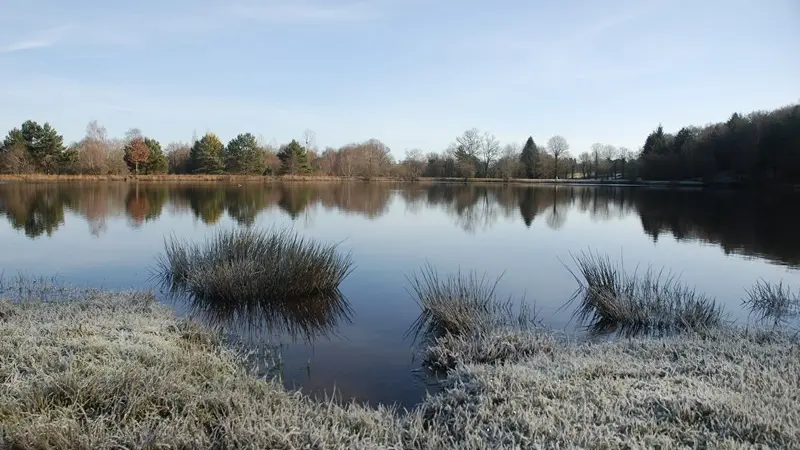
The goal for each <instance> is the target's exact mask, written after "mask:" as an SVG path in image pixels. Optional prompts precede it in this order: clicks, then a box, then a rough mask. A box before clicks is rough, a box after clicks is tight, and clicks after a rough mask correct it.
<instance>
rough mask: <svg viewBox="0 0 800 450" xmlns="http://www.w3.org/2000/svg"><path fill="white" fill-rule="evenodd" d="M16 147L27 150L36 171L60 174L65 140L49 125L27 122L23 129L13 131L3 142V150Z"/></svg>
mask: <svg viewBox="0 0 800 450" xmlns="http://www.w3.org/2000/svg"><path fill="white" fill-rule="evenodd" d="M16 145H21V146H23V147H24V148H25V150H26V152H27V155H28V157H29V158H30V162H31V163H32V164H33V167H34V169H35V170H37V171H39V172H44V173H58V172H59V171H60V170H61V164H62V163H65V162H68V161H69V158H67V159H66V160H65V159H64V155H63V153H64V150H65V148H64V138H63V137H62V136H61V135H60V134H58V132H57V131H56V130H55V128H53V127H52V126H50V124H49V123H45V124H44V125H39V124H38V123H36V122H34V121H33V120H27V121H25V123H23V124H22V127H21V128H19V129H18V128H15V129H13V130H11V131H10V132H9V133H8V135H7V136H6V138H5V139H4V140H3V148H4V149H5V150H10V149H11V148H12V147H14V146H16Z"/></svg>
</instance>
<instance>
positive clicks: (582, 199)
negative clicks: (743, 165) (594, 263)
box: [0, 182, 800, 266]
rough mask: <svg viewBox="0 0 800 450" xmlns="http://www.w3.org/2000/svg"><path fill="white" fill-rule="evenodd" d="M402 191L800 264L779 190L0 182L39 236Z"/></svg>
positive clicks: (531, 219) (377, 204)
mask: <svg viewBox="0 0 800 450" xmlns="http://www.w3.org/2000/svg"><path fill="white" fill-rule="evenodd" d="M395 196H396V197H397V198H398V199H400V200H402V201H403V202H404V203H405V205H406V208H407V211H412V212H413V211H415V210H420V209H422V208H438V209H440V210H442V211H444V212H445V213H446V214H448V215H449V216H450V217H452V218H453V221H454V223H455V224H456V225H457V226H458V227H460V228H462V229H463V230H465V231H468V232H471V233H476V232H479V231H485V230H488V229H490V228H491V227H492V226H494V225H495V224H496V223H497V222H498V220H499V218H500V217H506V218H507V219H513V220H517V221H520V222H521V223H522V224H524V225H525V226H527V227H531V226H532V225H533V224H534V223H536V221H537V220H543V223H544V224H545V225H546V226H548V227H550V228H553V229H559V228H561V227H563V226H564V225H565V224H566V223H567V222H568V220H569V213H570V212H576V213H583V214H587V215H588V216H589V217H590V218H592V220H602V221H607V220H614V219H620V218H624V217H626V216H629V215H630V214H638V215H639V218H640V221H641V223H642V228H643V229H644V231H645V232H646V233H647V234H648V235H649V236H651V237H652V238H653V239H654V240H655V239H658V238H659V236H661V235H662V234H664V233H669V234H670V235H672V236H674V237H675V238H676V239H679V240H681V239H695V240H700V241H703V242H708V243H713V244H717V245H720V246H721V247H722V248H723V249H724V250H725V251H726V252H738V253H742V254H745V255H754V256H759V257H764V258H767V259H770V260H774V261H778V262H781V263H784V264H788V265H793V266H800V240H799V239H797V237H796V236H795V234H794V230H795V228H796V224H797V223H798V215H800V212H798V210H797V207H796V205H797V204H798V203H799V202H798V200H800V195H798V194H792V193H780V192H770V193H761V194H759V193H756V192H740V191H717V190H686V189H665V188H623V187H614V186H596V187H592V186H552V185H542V186H509V185H477V184H467V185H465V184H410V185H409V184H404V185H397V184H394V183H339V182H336V183H313V184H312V183H296V184H290V183H282V184H281V183H276V184H255V183H253V184H245V185H244V186H235V185H229V184H202V185H200V184H198V185H192V184H167V183H162V184H156V183H151V184H148V183H139V186H138V190H137V185H136V184H127V183H59V184H53V183H49V184H48V183H5V184H0V214H2V215H3V216H5V218H6V220H7V221H8V222H9V224H10V225H11V227H12V228H14V229H17V230H22V231H23V232H24V233H25V235H26V236H28V237H31V238H35V237H37V236H41V235H43V234H47V235H51V234H52V233H54V232H55V231H56V230H57V229H58V228H59V227H60V226H61V224H62V223H63V222H64V216H65V210H66V209H68V210H70V211H71V212H73V213H75V214H77V215H79V216H81V217H83V218H85V219H86V221H87V222H88V224H89V226H90V231H91V233H92V234H94V235H99V234H100V233H102V232H103V230H105V228H106V221H107V218H108V217H121V216H123V215H125V216H127V217H128V218H129V223H130V224H131V226H138V225H139V224H141V223H142V222H144V221H147V220H153V219H156V218H158V217H159V215H160V214H161V212H162V211H163V209H164V208H167V210H168V211H169V212H170V214H182V213H191V214H193V215H194V216H195V217H198V218H200V219H201V220H202V221H203V222H205V223H207V224H215V223H217V222H218V221H219V220H220V218H221V217H222V215H223V214H225V213H227V214H228V215H229V216H230V217H231V219H233V220H234V221H236V222H237V223H239V224H241V225H245V226H249V225H252V224H253V223H255V221H256V218H257V216H258V214H260V213H261V212H263V211H265V210H267V209H268V208H276V209H278V210H280V211H283V212H284V213H286V214H287V215H289V216H290V217H292V218H297V217H299V216H301V215H303V214H307V215H308V216H313V212H314V211H315V207H317V206H322V207H323V208H326V209H328V210H337V211H343V212H346V213H349V214H358V215H361V216H363V217H367V218H371V219H372V218H378V217H381V216H383V215H384V214H385V213H386V212H387V211H388V208H389V205H390V202H391V200H392V199H393V198H395ZM540 218H541V219H540ZM520 219H521V220H520Z"/></svg>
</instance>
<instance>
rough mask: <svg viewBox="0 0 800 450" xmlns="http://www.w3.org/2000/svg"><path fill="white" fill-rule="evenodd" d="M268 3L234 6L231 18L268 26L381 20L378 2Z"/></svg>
mask: <svg viewBox="0 0 800 450" xmlns="http://www.w3.org/2000/svg"><path fill="white" fill-rule="evenodd" d="M332 3H333V2H326V3H322V2H319V3H315V2H287V1H277V2H270V4H267V5H246V4H238V5H235V6H234V7H233V13H234V15H236V16H238V17H241V18H244V19H250V20H259V21H269V22H358V21H367V20H374V19H379V18H381V17H382V16H383V14H382V12H381V11H380V9H378V8H376V7H375V4H376V3H378V2H366V1H360V2H345V3H336V4H332Z"/></svg>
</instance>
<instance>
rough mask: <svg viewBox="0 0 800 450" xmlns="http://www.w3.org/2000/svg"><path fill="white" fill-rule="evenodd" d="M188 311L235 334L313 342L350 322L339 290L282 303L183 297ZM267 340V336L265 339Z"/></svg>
mask: <svg viewBox="0 0 800 450" xmlns="http://www.w3.org/2000/svg"><path fill="white" fill-rule="evenodd" d="M182 300H183V301H184V302H185V303H184V304H185V306H187V310H188V312H190V313H191V315H192V316H195V317H197V318H199V319H201V320H203V321H204V322H205V323H207V324H210V325H213V326H218V327H222V328H223V329H224V330H227V331H229V332H231V333H232V334H236V335H258V336H260V339H262V340H264V335H269V336H272V337H276V338H277V340H280V339H281V338H283V337H288V338H289V339H291V340H292V341H297V340H298V339H299V340H303V341H305V342H308V343H312V342H314V341H315V340H317V339H320V338H329V337H331V336H332V335H335V334H336V330H337V328H338V327H339V325H340V324H341V323H343V322H349V321H350V320H351V316H352V309H351V307H350V304H349V303H348V302H347V299H346V298H345V297H344V296H343V295H342V294H341V293H340V292H336V293H334V294H332V295H326V296H317V297H315V298H307V299H302V300H298V299H296V300H294V301H285V302H283V301H282V302H276V301H269V302H264V301H262V302H247V301H240V302H220V301H216V300H215V299H211V298H204V297H188V298H187V297H184V298H183V299H182ZM266 340H270V339H266Z"/></svg>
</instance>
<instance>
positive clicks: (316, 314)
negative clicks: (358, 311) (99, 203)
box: [154, 228, 353, 338]
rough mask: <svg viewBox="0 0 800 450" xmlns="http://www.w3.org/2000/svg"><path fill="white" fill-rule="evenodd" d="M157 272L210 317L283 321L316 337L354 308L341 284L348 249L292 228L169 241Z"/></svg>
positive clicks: (255, 322) (348, 265)
mask: <svg viewBox="0 0 800 450" xmlns="http://www.w3.org/2000/svg"><path fill="white" fill-rule="evenodd" d="M165 248H166V251H165V254H164V255H160V256H159V257H158V260H157V261H158V267H157V269H156V271H155V272H154V276H155V278H156V279H157V280H159V281H160V284H161V287H162V289H164V290H166V291H167V292H169V293H170V294H171V295H172V296H173V297H178V298H188V299H189V300H190V303H191V305H192V307H193V309H194V310H195V311H197V312H201V313H202V314H203V315H204V316H205V317H206V318H207V319H209V320H211V321H212V322H217V323H219V322H227V323H233V322H237V323H239V324H249V325H253V326H255V325H258V324H262V325H264V324H272V325H282V326H283V327H284V328H286V329H287V330H288V331H289V332H290V333H293V334H298V333H299V334H302V335H304V336H305V337H309V338H310V337H311V336H313V335H314V334H316V333H319V332H325V331H326V330H327V331H330V330H332V329H333V328H334V325H335V323H336V321H337V320H338V319H339V318H341V317H345V318H347V317H349V314H350V309H349V306H348V304H347V302H346V299H345V298H344V296H343V295H342V293H341V291H340V290H339V285H340V284H341V282H342V281H343V280H344V279H345V278H346V277H347V276H348V275H349V274H350V273H351V271H352V268H353V264H352V259H351V256H350V254H349V253H348V254H342V253H340V252H339V251H338V246H337V245H327V244H323V243H321V242H318V241H315V240H312V239H305V238H303V237H301V236H300V235H298V234H297V233H295V232H293V231H291V230H271V229H270V230H259V229H255V228H241V229H232V230H223V231H218V232H216V233H215V234H214V235H212V236H211V237H209V238H208V239H206V240H205V242H202V243H193V242H188V241H186V240H181V239H177V238H175V237H174V236H173V237H171V238H170V239H168V240H167V241H166V242H165Z"/></svg>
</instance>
